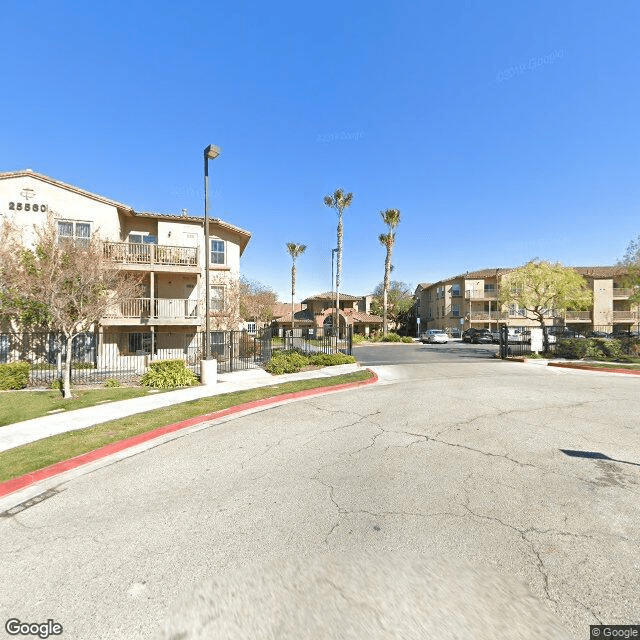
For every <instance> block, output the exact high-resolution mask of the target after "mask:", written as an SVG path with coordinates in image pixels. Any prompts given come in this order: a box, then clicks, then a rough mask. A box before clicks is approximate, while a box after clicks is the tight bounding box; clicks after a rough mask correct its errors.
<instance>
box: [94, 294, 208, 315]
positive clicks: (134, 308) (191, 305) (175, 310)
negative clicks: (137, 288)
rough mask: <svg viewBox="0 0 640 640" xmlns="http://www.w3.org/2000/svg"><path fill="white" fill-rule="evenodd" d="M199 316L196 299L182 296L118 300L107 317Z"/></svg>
mask: <svg viewBox="0 0 640 640" xmlns="http://www.w3.org/2000/svg"><path fill="white" fill-rule="evenodd" d="M197 317H198V303H197V301H196V300H188V299H186V300H185V299H182V298H154V300H153V304H152V301H151V298H130V299H128V300H121V301H120V302H117V303H116V304H115V305H114V306H113V307H112V308H111V310H110V311H108V312H107V313H106V314H105V318H130V319H137V320H142V319H145V320H146V319H149V320H188V319H190V318H197Z"/></svg>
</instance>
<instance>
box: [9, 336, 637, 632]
mask: <svg viewBox="0 0 640 640" xmlns="http://www.w3.org/2000/svg"><path fill="white" fill-rule="evenodd" d="M464 347H465V348H468V345H464ZM395 348H396V349H397V350H398V353H399V354H400V353H401V354H402V355H398V358H399V359H404V358H405V357H407V358H408V357H414V355H415V357H421V356H420V354H421V353H424V352H423V351H422V350H421V349H422V348H421V346H420V345H408V346H397V347H395ZM449 348H450V349H453V348H454V347H453V345H449ZM461 348H462V346H461ZM483 348H488V347H483V346H477V347H472V349H483ZM360 349H361V348H360V347H359V348H358V352H357V355H358V356H359V355H360ZM373 349H376V353H380V356H375V357H388V356H386V355H385V353H386V351H385V350H386V349H387V347H373ZM401 349H402V350H403V351H399V350H401ZM426 349H429V353H430V354H431V356H433V353H434V352H436V350H439V351H438V352H440V350H442V354H443V359H444V360H443V361H441V362H435V361H427V360H425V361H422V363H421V364H409V365H394V366H383V367H380V368H379V369H378V371H379V374H380V378H381V381H380V383H379V384H377V385H374V386H370V387H365V388H362V389H359V390H354V391H348V392H342V393H337V394H332V395H327V396H322V397H317V398H313V399H308V400H304V401H297V402H293V403H290V404H286V405H283V406H280V407H275V408H270V409H267V410H264V411H261V412H258V413H255V414H252V415H248V416H244V417H240V418H234V419H229V420H227V421H226V422H224V423H223V424H220V425H216V426H213V427H211V428H203V429H201V430H199V431H195V432H192V433H190V434H188V435H185V436H183V437H179V438H177V439H175V440H173V441H171V442H168V443H166V444H163V445H161V446H158V447H155V448H152V449H150V450H148V451H146V452H144V453H142V454H140V455H136V456H134V457H131V458H128V459H126V460H123V461H120V462H118V463H114V464H110V465H106V466H104V467H103V468H101V469H99V470H97V471H94V472H92V473H90V474H87V475H84V476H82V477H80V478H77V479H75V480H72V481H69V482H66V483H63V484H62V485H60V486H59V487H58V488H57V489H58V492H57V493H54V494H53V495H51V497H48V498H47V499H46V500H43V501H42V502H40V503H38V504H35V505H34V506H31V507H29V508H28V509H26V510H24V511H22V512H20V513H18V514H17V515H14V516H11V517H7V516H4V517H0V539H1V540H2V545H0V559H1V562H0V578H1V580H0V603H1V604H0V607H1V612H0V615H2V617H3V620H6V619H8V618H10V617H14V618H19V619H20V620H22V621H43V620H47V619H48V618H51V619H53V620H55V621H56V622H59V623H61V624H62V625H63V626H64V634H63V636H62V638H67V637H68V638H73V639H74V640H83V639H85V638H86V639H91V640H95V639H100V638H104V639H108V640H116V639H119V638H127V639H128V638H131V639H134V638H135V639H144V638H155V637H162V638H165V639H169V638H171V639H172V640H178V639H181V640H190V639H193V638H211V637H215V638H263V637H264V638H293V637H308V638H325V637H326V638H329V637H335V638H337V637H342V638H358V637H363V638H418V637H420V638H430V637H434V638H435V637H437V638H438V639H440V638H445V639H449V638H471V637H473V638H474V640H476V639H478V640H480V639H484V638H487V639H488V638H508V639H509V640H510V639H511V638H522V639H524V638H527V639H531V640H533V639H534V638H567V639H569V640H572V639H575V640H578V639H583V638H588V637H589V636H588V630H589V625H590V624H598V623H600V622H603V623H608V624H632V623H638V611H640V560H639V554H638V548H639V546H638V545H639V543H640V508H639V504H640V503H639V500H638V498H639V494H640V487H639V465H640V438H639V437H638V436H639V431H640V426H639V424H638V415H639V413H640V394H639V393H638V390H639V385H640V379H639V378H637V377H635V376H623V375H618V374H603V373H586V372H580V371H569V370H560V369H552V368H547V367H542V366H539V365H523V364H513V363H503V362H499V361H492V360H489V359H484V360H481V359H477V358H474V357H472V356H469V359H468V360H465V361H457V362H456V361H453V360H449V359H448V358H449V355H448V353H449V352H448V351H445V350H444V347H438V346H436V347H435V349H432V348H431V346H429V347H426ZM465 353H466V352H465ZM468 353H472V351H471V350H469V351H468ZM367 357H368V356H367ZM372 357H373V356H372ZM414 554H415V556H414ZM529 594H530V595H529ZM167 617H169V618H170V622H168V623H167V622H165V620H166V619H167ZM3 624H4V622H3ZM558 628H561V629H562V631H561V632H559V631H558ZM163 630H164V631H163ZM305 630H306V633H305ZM0 637H1V636H0ZM6 637H9V636H6Z"/></svg>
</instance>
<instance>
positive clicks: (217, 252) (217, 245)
mask: <svg viewBox="0 0 640 640" xmlns="http://www.w3.org/2000/svg"><path fill="white" fill-rule="evenodd" d="M211 264H225V260H224V241H223V240H211Z"/></svg>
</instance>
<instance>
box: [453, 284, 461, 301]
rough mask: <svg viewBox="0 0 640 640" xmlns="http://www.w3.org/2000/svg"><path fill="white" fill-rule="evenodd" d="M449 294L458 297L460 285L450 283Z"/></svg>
mask: <svg viewBox="0 0 640 640" xmlns="http://www.w3.org/2000/svg"><path fill="white" fill-rule="evenodd" d="M451 296H452V297H454V298H459V297H460V285H459V284H452V285H451Z"/></svg>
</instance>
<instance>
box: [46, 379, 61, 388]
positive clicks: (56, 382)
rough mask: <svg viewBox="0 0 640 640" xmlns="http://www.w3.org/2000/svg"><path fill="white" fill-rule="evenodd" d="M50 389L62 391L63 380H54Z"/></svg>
mask: <svg viewBox="0 0 640 640" xmlns="http://www.w3.org/2000/svg"><path fill="white" fill-rule="evenodd" d="M49 388H50V389H57V390H58V391H59V390H60V389H62V379H61V378H54V379H53V380H52V381H51V384H50V385H49Z"/></svg>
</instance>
